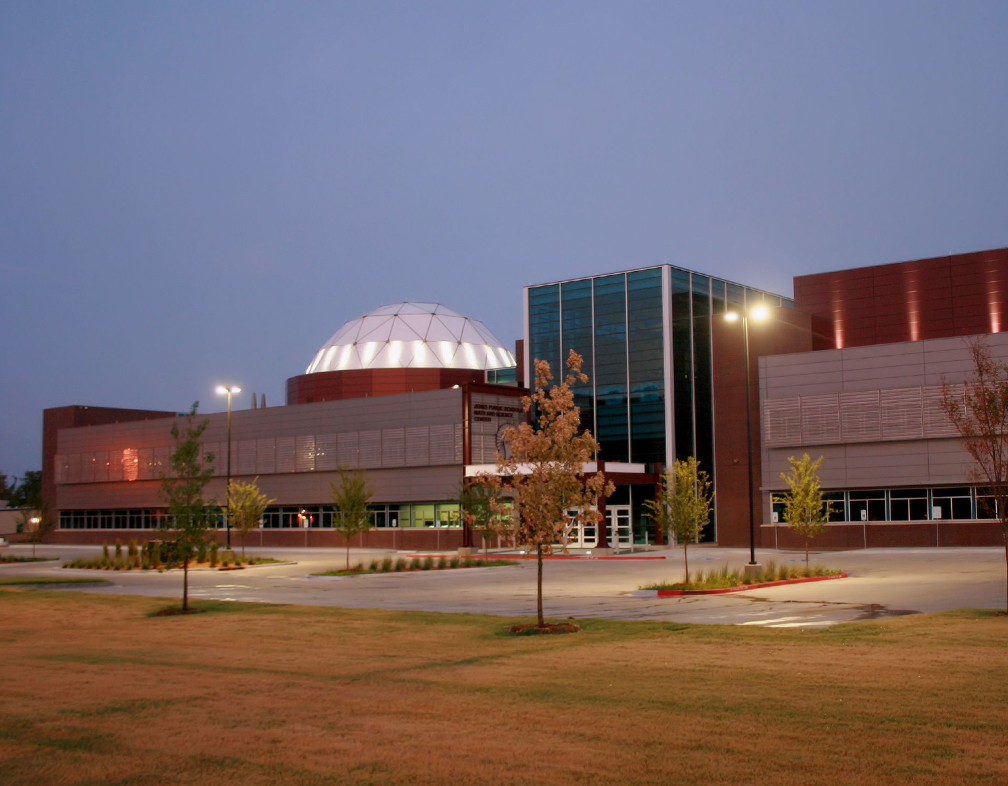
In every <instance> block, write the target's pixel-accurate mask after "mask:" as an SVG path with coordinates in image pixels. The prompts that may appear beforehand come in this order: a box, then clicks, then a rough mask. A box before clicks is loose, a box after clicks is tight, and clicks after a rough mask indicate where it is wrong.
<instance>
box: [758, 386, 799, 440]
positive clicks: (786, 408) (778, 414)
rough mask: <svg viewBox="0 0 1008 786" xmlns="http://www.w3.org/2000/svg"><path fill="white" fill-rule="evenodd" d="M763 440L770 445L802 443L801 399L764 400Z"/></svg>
mask: <svg viewBox="0 0 1008 786" xmlns="http://www.w3.org/2000/svg"><path fill="white" fill-rule="evenodd" d="M763 441H764V442H765V443H766V444H767V445H768V446H770V447H785V446H787V445H800V444H801V399H799V398H797V397H796V398H779V399H768V400H766V401H764V402H763Z"/></svg>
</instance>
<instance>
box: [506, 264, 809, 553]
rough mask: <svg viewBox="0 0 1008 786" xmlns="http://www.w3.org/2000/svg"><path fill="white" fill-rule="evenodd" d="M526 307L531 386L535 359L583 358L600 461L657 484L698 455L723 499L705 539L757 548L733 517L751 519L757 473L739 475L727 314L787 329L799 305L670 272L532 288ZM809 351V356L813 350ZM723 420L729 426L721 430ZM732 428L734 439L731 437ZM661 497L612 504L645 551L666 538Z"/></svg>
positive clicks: (585, 411)
mask: <svg viewBox="0 0 1008 786" xmlns="http://www.w3.org/2000/svg"><path fill="white" fill-rule="evenodd" d="M524 302H525V346H526V347H527V348H528V352H527V358H526V360H525V362H526V368H525V371H524V376H525V378H526V379H529V378H531V373H532V370H531V363H532V361H533V360H534V359H543V360H547V361H549V363H550V366H551V368H553V369H554V370H555V369H557V368H560V367H561V363H562V359H564V358H566V356H567V354H568V352H569V351H570V350H574V351H576V352H577V353H578V354H580V355H581V356H582V357H583V358H584V371H585V373H586V374H587V375H588V382H587V384H585V385H581V386H578V387H576V388H575V400H576V401H577V403H578V404H579V405H580V407H581V422H582V424H583V425H585V426H587V427H589V428H591V429H592V431H593V433H594V434H595V436H596V438H597V439H598V442H599V446H600V452H599V457H598V458H599V459H600V460H603V461H605V462H606V463H608V462H626V463H630V464H642V465H644V466H645V468H646V469H647V470H648V471H649V472H651V473H656V472H659V471H660V468H661V466H662V465H669V464H671V462H672V460H673V459H674V458H676V457H678V458H684V457H686V456H696V457H697V460H698V461H699V463H700V466H701V467H702V468H704V469H705V470H706V471H707V472H708V474H709V475H710V476H711V480H712V482H713V484H714V489H715V491H716V492H717V493H716V495H715V506H714V511H713V515H712V522H711V526H710V527H709V528H708V529H707V531H706V532H705V535H704V539H705V540H709V541H715V540H716V541H718V542H719V543H723V544H725V545H729V544H730V545H738V544H740V543H742V542H748V534H747V533H748V514H746V516H745V517H744V518H745V520H744V521H740V520H739V519H738V517H737V516H736V515H734V514H735V511H736V509H737V508H740V507H741V508H743V509H745V510H748V508H746V507H745V503H746V492H745V477H746V476H745V468H746V467H747V464H745V463H742V464H741V468H742V475H741V478H742V485H741V486H740V485H739V484H738V483H737V480H738V478H737V477H736V475H737V474H738V472H737V462H738V458H739V457H738V456H736V455H735V453H736V452H737V451H736V450H735V448H736V447H737V445H738V440H737V435H738V433H739V431H738V430H737V428H736V424H734V423H732V422H730V421H731V419H732V418H733V417H735V418H736V419H737V415H738V413H739V412H740V411H741V412H744V410H745V394H744V382H745V380H744V376H743V377H742V378H741V382H742V384H743V392H741V393H739V391H738V390H737V389H736V388H735V387H734V386H733V383H734V382H736V381H737V380H735V379H734V378H729V379H723V377H724V373H723V372H724V369H722V368H721V367H720V366H722V365H723V364H725V363H726V362H727V360H726V359H728V358H731V359H734V358H735V357H739V358H742V357H743V356H742V350H741V343H739V341H738V340H733V338H736V339H737V338H738V336H737V335H736V334H738V330H734V331H730V330H728V331H726V330H725V329H724V328H725V325H724V315H725V314H726V313H727V312H728V311H740V310H745V309H751V308H753V307H755V306H757V305H759V306H766V307H768V308H771V309H773V311H774V312H775V313H778V314H780V316H779V317H778V318H779V319H780V320H783V321H784V322H789V321H793V317H794V315H793V314H791V313H790V312H791V311H792V310H793V306H794V303H793V302H792V301H791V300H790V299H789V298H786V297H783V296H781V295H776V294H773V293H771V292H765V291H763V290H759V289H754V288H751V287H746V286H743V285H742V284H736V283H734V282H730V281H724V280H721V279H717V278H712V277H710V276H707V275H704V274H702V273H697V272H693V271H689V270H684V269H681V268H677V267H673V266H671V265H659V266H656V267H648V268H642V269H639V270H629V271H625V272H622V273H615V274H611V275H605V276H593V277H590V278H582V279H574V280H570V281H560V282H555V283H549V284H542V285H538V286H530V287H526V288H525V299H524ZM805 321H806V322H808V321H809V320H807V319H806V320H805ZM722 333H724V334H725V335H724V336H722V335H720V334H722ZM808 335H809V334H808V331H806V332H805V333H803V334H802V338H807V337H808ZM810 341H811V340H810V339H809V340H808V341H804V342H802V343H800V347H801V348H802V349H806V348H807V349H811V343H810ZM775 348H778V349H779V348H780V347H775ZM733 352H737V355H733V354H732V353H733ZM754 368H755V366H754ZM736 370H737V369H736ZM753 390H754V391H755V390H756V388H755V387H754V388H753ZM726 392H727V394H728V395H727V396H726ZM719 417H722V418H727V419H728V420H727V421H725V422H722V423H719V422H718V419H719ZM722 429H729V430H728V431H726V432H725V435H722V433H721V432H722ZM742 433H744V418H743V432H742ZM726 442H729V443H731V444H730V445H729V444H726ZM742 458H743V459H744V456H743V457H742ZM732 462H736V463H735V464H733V463H732ZM653 493H654V492H653V489H652V488H648V487H646V486H642V487H639V488H635V487H633V486H631V485H627V484H621V485H619V486H617V489H616V493H615V495H614V496H613V497H611V498H610V500H609V503H610V504H614V505H615V504H622V505H629V507H630V510H631V512H632V513H631V515H632V520H633V528H634V539H635V540H636V541H637V542H638V543H644V542H645V541H647V540H648V539H649V538H650V539H651V540H652V541H653V540H654V538H655V535H656V533H654V532H652V531H651V528H650V525H649V522H648V521H647V519H646V517H645V515H644V508H643V503H644V500H645V499H647V498H649V497H651V496H653ZM739 493H741V499H739ZM743 525H744V527H743ZM743 529H744V531H743Z"/></svg>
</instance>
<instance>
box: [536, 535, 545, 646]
mask: <svg viewBox="0 0 1008 786" xmlns="http://www.w3.org/2000/svg"><path fill="white" fill-rule="evenodd" d="M536 550H537V554H538V562H539V576H538V580H537V582H536V614H537V616H538V620H539V627H540V628H542V627H544V626H545V625H546V622H545V620H543V612H542V563H543V558H542V557H543V555H542V546H536Z"/></svg>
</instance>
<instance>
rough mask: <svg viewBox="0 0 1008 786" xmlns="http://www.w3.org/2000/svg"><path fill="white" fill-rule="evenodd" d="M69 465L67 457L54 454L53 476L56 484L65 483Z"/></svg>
mask: <svg viewBox="0 0 1008 786" xmlns="http://www.w3.org/2000/svg"><path fill="white" fill-rule="evenodd" d="M69 467H70V465H69V464H68V463H67V457H66V456H61V455H60V454H58V453H57V454H56V456H55V458H53V475H54V476H55V478H56V482H57V483H66V482H67V469H69Z"/></svg>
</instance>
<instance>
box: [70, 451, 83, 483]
mask: <svg viewBox="0 0 1008 786" xmlns="http://www.w3.org/2000/svg"><path fill="white" fill-rule="evenodd" d="M80 466H81V457H80V453H74V454H73V455H72V456H67V483H80Z"/></svg>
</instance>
